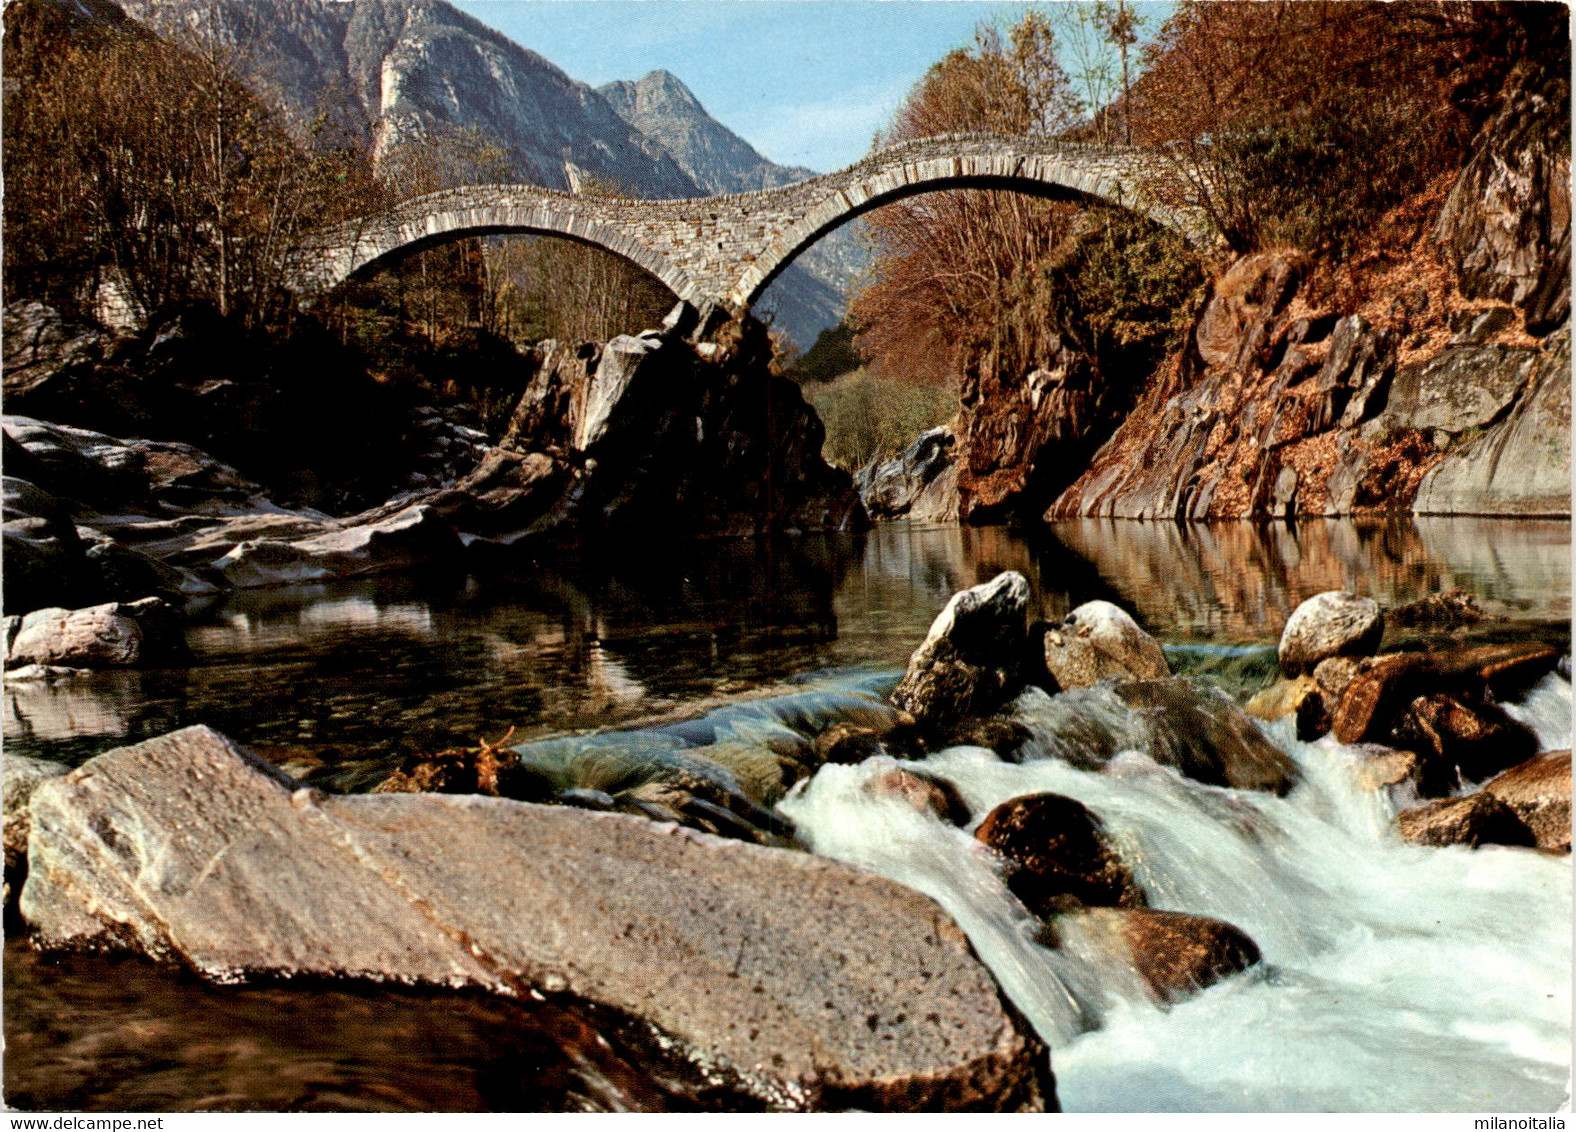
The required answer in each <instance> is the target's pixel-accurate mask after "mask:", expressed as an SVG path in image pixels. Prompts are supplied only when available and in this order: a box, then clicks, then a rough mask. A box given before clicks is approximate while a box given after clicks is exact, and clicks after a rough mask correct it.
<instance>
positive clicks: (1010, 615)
mask: <svg viewBox="0 0 1576 1132" xmlns="http://www.w3.org/2000/svg"><path fill="white" fill-rule="evenodd" d="M1028 604H1029V583H1028V582H1027V581H1026V580H1025V579H1024V577H1023V575H1022V574H1019V573H1017V572H1015V571H1012V570H1007V571H1004V572H1002V573H1000V574H998V575H996V577H995V578H994V579H992V580H991V581H989V582H986V583H983V584H982V585H978V586H975V587H973V588H972V589H967V590H962V591H960V592H959V593H955V594H953V595H952V600H950V601H949V602H947V605H946V608H945V609H943V610H942V611H941V613H940V614H939V615H938V616H937V617H936V619H935V621H933V622H932V623H931V626H930V632H929V633H928V634H927V635H926V637H925V640H924V642H923V643H922V644H921V645H920V646H919V648H917V649H915V650H914V654H913V656H911V657H910V658H909V662H908V671H907V672H905V673H904V675H903V679H902V681H901V682H900V683H899V684H898V686H897V688H896V689H895V690H894V691H893V692H892V703H893V704H894V705H896V706H897V707H898V708H899V709H900V710H903V711H906V712H908V713H909V714H911V715H912V716H913V717H914V718H915V720H916V721H917V722H918V725H919V727H920V729H921V730H922V731H924V732H927V733H931V734H934V733H936V732H939V731H941V730H942V729H944V728H948V727H950V726H952V725H953V724H955V723H957V722H958V721H960V720H962V719H964V718H967V717H969V716H983V715H991V714H993V713H994V712H996V711H997V710H998V709H1000V708H1001V707H1002V706H1003V705H1005V704H1006V702H1007V701H1008V699H1010V698H1011V697H1012V696H1013V695H1014V694H1016V692H1017V691H1018V687H1019V684H1020V679H1021V677H1020V673H1019V664H1020V659H1021V654H1022V652H1023V643H1024V639H1025V633H1026V626H1025V623H1024V614H1025V611H1026V610H1027V608H1028Z"/></svg>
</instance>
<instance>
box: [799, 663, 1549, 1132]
mask: <svg viewBox="0 0 1576 1132" xmlns="http://www.w3.org/2000/svg"><path fill="white" fill-rule="evenodd" d="M1048 703H1049V701H1047V704H1042V705H1040V709H1041V710H1052V709H1049V708H1048ZM1570 703H1571V699H1570V683H1569V682H1568V681H1566V680H1564V679H1563V678H1561V677H1558V676H1555V677H1551V678H1550V680H1548V681H1545V682H1544V683H1543V684H1540V685H1539V686H1538V687H1537V688H1536V689H1534V691H1533V692H1532V693H1531V694H1530V695H1529V696H1528V697H1527V698H1526V699H1525V700H1524V701H1523V702H1522V703H1521V704H1520V705H1517V707H1516V708H1515V712H1514V714H1516V715H1517V716H1518V718H1521V719H1523V720H1525V721H1526V722H1528V723H1529V725H1531V726H1533V727H1534V729H1535V730H1536V731H1537V732H1538V734H1539V736H1540V739H1541V740H1542V741H1543V743H1544V745H1545V746H1546V747H1552V746H1555V745H1568V743H1569V732H1570ZM1105 707H1106V705H1104V704H1103V703H1102V704H1100V709H1101V710H1104V708H1105ZM1031 710H1032V708H1031ZM1054 710H1058V711H1060V710H1063V708H1060V707H1058V708H1056V709H1054ZM1023 715H1024V705H1023V704H1021V703H1020V705H1019V717H1020V718H1023ZM1029 722H1030V724H1031V727H1032V726H1033V720H1032V719H1030V720H1029ZM1561 727H1563V731H1562V730H1561V729H1560V728H1561ZM1035 730H1036V731H1037V732H1038V731H1039V730H1040V729H1039V728H1036V729H1035ZM1269 733H1270V735H1271V737H1272V738H1273V739H1274V740H1275V741H1276V742H1277V743H1278V744H1279V745H1280V746H1282V747H1283V748H1284V749H1285V750H1287V751H1288V752H1289V753H1290V754H1291V755H1292V757H1293V758H1294V760H1295V761H1296V763H1297V764H1298V767H1299V769H1300V771H1301V774H1302V781H1301V784H1300V785H1299V786H1298V787H1297V788H1296V790H1294V791H1293V792H1292V793H1291V794H1290V795H1289V796H1287V797H1285V798H1276V797H1273V796H1270V795H1267V794H1261V793H1256V792H1249V791H1238V790H1228V789H1222V788H1216V787H1210V786H1204V785H1201V784H1199V783H1196V782H1192V781H1189V780H1187V779H1184V778H1182V777H1180V776H1179V775H1177V774H1176V773H1175V772H1173V771H1171V770H1169V769H1167V768H1164V767H1161V766H1158V765H1157V764H1155V763H1154V762H1153V761H1152V760H1150V759H1149V758H1147V757H1146V756H1144V755H1142V754H1139V753H1136V752H1132V751H1128V752H1125V753H1123V754H1120V755H1119V756H1117V758H1116V759H1114V760H1112V762H1111V764H1110V765H1109V766H1108V767H1107V768H1106V770H1105V772H1104V773H1097V772H1094V771H1090V770H1080V769H1077V768H1075V767H1073V766H1071V765H1069V764H1068V763H1066V762H1064V761H1062V760H1060V759H1057V758H1049V757H1041V758H1033V757H1031V758H1029V759H1027V760H1026V761H1025V762H1023V763H1022V764H1016V765H1015V764H1009V763H1005V762H1002V761H1000V760H999V759H997V758H996V757H995V756H994V755H993V754H991V753H990V752H988V751H984V750H981V749H979V748H954V749H952V750H948V751H943V752H940V753H938V754H936V755H933V756H931V757H930V758H929V759H927V760H925V762H924V766H925V768H926V770H928V771H930V772H932V773H936V774H940V775H941V776H942V777H945V778H947V779H948V780H950V781H951V782H953V783H954V784H955V785H956V786H957V787H958V789H959V791H960V792H961V793H962V795H963V796H964V798H965V799H966V800H967V802H968V803H969V805H970V807H971V809H972V810H973V813H974V818H975V821H976V822H977V821H978V820H980V819H981V818H983V817H984V815H985V814H986V813H988V812H989V811H990V809H991V808H992V807H994V806H995V805H998V804H999V803H1001V802H1003V801H1006V800H1008V799H1010V798H1014V797H1019V796H1022V795H1025V794H1031V793H1037V792H1043V791H1050V792H1055V793H1058V794H1064V795H1067V796H1069V797H1073V798H1076V799H1078V800H1079V801H1081V802H1083V803H1084V804H1085V805H1086V806H1088V807H1089V808H1090V809H1091V810H1093V811H1094V812H1095V813H1097V814H1099V815H1100V817H1101V818H1102V820H1103V821H1104V823H1105V825H1106V828H1107V832H1108V833H1109V834H1110V835H1111V836H1112V837H1113V838H1114V840H1115V842H1116V844H1117V846H1118V849H1119V851H1120V852H1121V854H1122V856H1123V858H1124V860H1126V861H1127V862H1128V863H1129V865H1130V866H1131V867H1132V868H1133V871H1134V874H1135V878H1136V879H1137V880H1138V882H1139V883H1140V884H1141V885H1142V886H1143V888H1144V890H1145V891H1146V892H1147V893H1148V895H1149V897H1150V902H1151V905H1152V906H1153V907H1156V908H1160V909H1170V910H1176V911H1185V912H1192V913H1196V914H1201V915H1208V916H1215V917H1218V918H1220V919H1224V920H1227V921H1230V922H1231V923H1233V924H1236V925H1237V926H1238V927H1240V928H1242V929H1243V930H1245V931H1246V932H1247V933H1248V934H1249V935H1251V936H1252V937H1253V938H1254V940H1255V941H1256V942H1257V943H1258V944H1259V947H1260V949H1261V950H1262V952H1263V955H1264V962H1263V964H1262V965H1261V966H1260V967H1257V968H1255V969H1253V970H1251V971H1248V972H1245V973H1244V974H1242V975H1238V976H1235V977H1233V978H1230V979H1227V980H1225V981H1224V982H1222V983H1220V984H1218V985H1216V986H1214V987H1211V988H1209V989H1207V990H1205V991H1203V992H1201V993H1199V994H1197V995H1195V996H1193V997H1192V998H1190V999H1188V1000H1186V1001H1184V1002H1182V1003H1180V1004H1177V1005H1175V1006H1173V1007H1171V1008H1169V1009H1166V1008H1162V1007H1159V1006H1157V1005H1155V1004H1154V1003H1152V1002H1151V1001H1150V1000H1149V999H1148V998H1147V997H1145V996H1144V995H1143V994H1142V993H1139V992H1138V991H1137V989H1136V985H1135V981H1134V979H1133V977H1132V973H1131V972H1130V971H1126V970H1118V969H1116V968H1117V967H1118V966H1119V965H1118V964H1115V963H1113V962H1112V961H1111V960H1110V959H1109V958H1108V957H1102V956H1099V955H1070V954H1067V953H1065V952H1053V951H1050V950H1047V949H1046V948H1044V947H1042V946H1041V945H1039V944H1038V943H1036V942H1035V939H1034V934H1033V927H1032V919H1031V918H1030V917H1029V915H1028V913H1027V912H1026V911H1025V910H1024V909H1023V908H1022V906H1021V905H1020V904H1019V903H1018V902H1017V900H1016V899H1015V898H1014V897H1012V895H1011V894H1010V893H1009V892H1008V891H1007V889H1006V887H1005V885H1004V883H1003V882H1002V879H1001V876H1000V873H999V871H998V870H999V866H998V865H997V864H996V863H995V862H994V861H993V860H992V858H991V857H990V855H989V854H987V853H984V852H982V851H981V848H980V846H979V844H978V843H977V842H975V841H974V840H973V838H972V837H971V836H969V834H968V833H967V832H965V831H960V830H956V829H952V828H950V827H948V826H946V825H945V824H944V823H942V822H941V821H939V820H938V819H936V818H935V817H933V816H931V815H930V814H928V813H915V812H913V811H912V810H911V809H908V808H907V807H905V806H904V805H903V804H901V803H899V802H895V801H890V800H877V799H872V798H871V797H870V796H869V795H868V794H867V793H866V792H865V790H864V785H865V783H867V782H868V781H869V780H870V778H872V777H873V776H874V775H876V774H878V773H880V772H881V771H882V770H887V769H890V768H891V766H892V765H893V764H892V762H891V760H886V759H871V760H868V761H867V762H865V763H864V764H861V765H860V766H854V767H842V766H831V767H826V768H825V769H823V770H822V771H821V772H819V773H818V774H817V775H816V776H815V778H814V779H812V780H811V781H810V782H809V783H807V784H805V785H804V786H803V787H801V788H800V789H798V790H796V791H795V792H794V793H793V794H792V795H791V796H790V797H789V798H788V799H786V800H785V801H784V802H783V803H782V804H781V808H782V809H783V811H784V812H785V813H787V814H788V816H790V817H791V818H792V819H793V820H794V821H795V823H796V824H797V826H798V829H799V831H800V835H801V837H803V838H805V839H806V840H807V841H808V842H809V844H810V845H811V847H812V848H813V849H814V850H815V851H816V852H818V853H824V854H826V855H828V856H832V857H837V858H839V859H841V860H844V861H848V862H849V863H852V864H855V865H858V866H861V867H863V868H867V869H870V870H872V871H875V872H878V873H881V874H883V875H885V876H888V877H890V878H892V879H894V880H897V881H899V882H900V883H903V884H907V885H909V886H911V887H913V888H916V889H918V890H919V891H922V892H925V893H927V894H928V895H930V896H931V897H933V898H934V899H935V900H937V902H938V903H940V904H941V905H942V906H943V907H944V908H946V909H947V911H948V912H949V913H951V914H952V915H953V917H954V918H955V919H956V920H957V921H958V923H959V924H960V926H961V927H962V928H963V929H964V931H965V932H967V933H968V935H969V937H970V939H971V941H972V942H973V944H974V946H975V949H976V951H977V952H978V953H979V955H980V957H981V959H982V960H984V962H985V963H986V964H987V965H988V966H990V968H991V969H992V971H993V972H994V973H995V974H996V976H997V979H998V981H999V982H1000V983H1001V986H1002V988H1003V990H1004V991H1005V993H1006V994H1007V995H1008V996H1009V997H1010V998H1011V999H1012V1000H1013V1002H1014V1003H1015V1004H1016V1005H1017V1006H1018V1008H1019V1009H1020V1010H1022V1011H1023V1013H1024V1015H1025V1016H1026V1017H1027V1018H1029V1020H1030V1021H1031V1022H1032V1023H1033V1025H1034V1026H1035V1028H1036V1029H1037V1030H1038V1031H1039V1033H1040V1034H1041V1035H1042V1036H1043V1037H1045V1038H1046V1040H1047V1041H1048V1042H1049V1043H1050V1044H1051V1046H1052V1049H1053V1054H1052V1065H1053V1068H1054V1070H1055V1072H1056V1077H1057V1082H1058V1086H1057V1087H1058V1091H1059V1094H1060V1098H1061V1102H1062V1104H1063V1106H1064V1107H1065V1108H1067V1109H1068V1110H1086V1111H1087V1110H1138V1111H1143V1110H1216V1111H1218V1110H1245V1111H1273V1110H1324V1111H1386V1110H1390V1111H1431V1110H1438V1111H1464V1110H1497V1111H1538V1110H1544V1111H1546V1110H1551V1109H1554V1108H1556V1107H1558V1106H1559V1105H1561V1104H1562V1103H1564V1102H1565V1100H1566V1098H1567V1081H1568V1078H1569V1045H1570V958H1571V947H1570V924H1571V871H1570V870H1571V865H1570V859H1569V858H1568V857H1566V858H1560V857H1552V856H1547V855H1543V854H1538V853H1533V852H1528V851H1525V850H1516V849H1505V848H1495V847H1485V848H1483V849H1479V850H1475V851H1474V850H1468V849H1429V848H1420V847H1416V846H1411V845H1407V844H1405V843H1404V842H1402V841H1401V840H1400V839H1399V837H1398V836H1396V834H1395V833H1394V831H1393V828H1392V818H1393V814H1392V813H1390V811H1389V810H1388V808H1387V805H1386V803H1385V801H1384V798H1383V796H1382V794H1380V793H1377V792H1371V791H1366V790H1363V789H1362V788H1361V787H1360V786H1359V785H1358V784H1357V778H1356V775H1355V774H1354V769H1355V765H1356V762H1357V760H1358V758H1359V757H1360V756H1358V755H1357V754H1356V753H1355V752H1353V751H1350V750H1349V749H1346V748H1343V747H1341V746H1340V745H1339V744H1336V743H1335V742H1334V741H1333V740H1332V739H1328V738H1326V739H1324V740H1321V741H1320V742H1318V743H1314V744H1303V743H1299V742H1297V741H1296V740H1295V739H1294V738H1293V736H1292V734H1291V731H1290V728H1289V727H1285V726H1277V727H1274V728H1271V729H1269ZM1032 742H1033V741H1031V744H1032ZM1029 753H1030V755H1031V756H1032V755H1033V754H1035V753H1039V754H1049V753H1050V752H1045V751H1041V752H1034V751H1031V752H1029Z"/></svg>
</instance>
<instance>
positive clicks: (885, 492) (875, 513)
mask: <svg viewBox="0 0 1576 1132" xmlns="http://www.w3.org/2000/svg"><path fill="white" fill-rule="evenodd" d="M953 444H954V437H953V435H952V430H951V429H949V428H947V427H945V426H941V427H939V428H933V429H930V430H928V431H926V432H922V433H920V434H919V436H918V438H916V439H915V441H914V443H912V444H910V445H909V446H908V447H907V448H906V449H904V451H903V454H902V455H901V456H897V457H895V458H894V459H891V460H876V461H874V462H872V463H870V464H868V465H866V466H865V467H863V468H861V469H860V470H859V472H858V473H857V474H856V475H855V476H854V486H855V487H856V488H858V490H859V498H860V499H861V500H862V501H863V502H864V505H865V511H866V512H868V513H869V515H870V517H871V518H873V519H895V518H898V517H900V516H903V515H909V514H910V513H911V512H913V511H914V510H915V509H916V507H918V506H919V505H921V503H922V502H926V503H927V506H925V507H924V508H922V510H923V511H924V513H923V514H922V515H920V516H916V517H918V518H935V517H936V516H935V515H934V514H933V512H935V511H938V510H944V509H945V505H944V504H942V505H940V506H938V504H937V502H936V501H934V500H927V497H929V496H936V495H940V494H943V493H945V491H946V490H947V488H946V486H945V485H942V486H940V487H939V488H937V489H936V490H935V491H932V490H931V489H932V485H934V484H936V481H937V480H938V478H939V477H940V476H941V475H942V474H943V473H944V472H946V471H947V470H948V469H949V468H951V467H952V454H951V449H952V446H953ZM952 482H953V483H954V484H955V483H956V473H955V472H954V478H953V481H952ZM952 490H953V491H954V492H955V491H956V488H955V487H954V488H953V489H952ZM941 517H942V518H947V517H951V516H941Z"/></svg>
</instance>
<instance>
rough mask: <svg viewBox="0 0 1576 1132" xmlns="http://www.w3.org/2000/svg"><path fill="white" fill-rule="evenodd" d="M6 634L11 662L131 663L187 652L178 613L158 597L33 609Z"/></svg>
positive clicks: (96, 665)
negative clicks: (102, 603) (87, 605)
mask: <svg viewBox="0 0 1576 1132" xmlns="http://www.w3.org/2000/svg"><path fill="white" fill-rule="evenodd" d="M6 637H7V641H6V646H7V647H6V657H5V664H6V667H7V668H21V667H24V666H27V665H34V664H37V665H45V666H61V667H65V668H133V667H136V666H137V665H141V664H156V663H159V662H162V661H169V660H176V659H180V658H183V657H184V656H185V655H186V637H185V635H184V633H183V631H182V628H181V622H180V615H179V614H178V613H177V612H176V611H175V609H174V608H173V607H172V606H171V605H170V604H169V603H168V602H166V601H164V600H162V599H160V598H156V597H149V598H143V599H142V600H141V601H133V602H124V603H123V602H107V603H105V604H104V605H94V606H89V607H88V608H86V609H35V610H34V611H33V612H32V613H29V614H27V616H25V617H23V618H21V620H20V621H19V622H17V623H16V624H15V626H14V632H12V631H10V630H9V629H8V632H7V634H6Z"/></svg>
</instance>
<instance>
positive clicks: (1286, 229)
mask: <svg viewBox="0 0 1576 1132" xmlns="http://www.w3.org/2000/svg"><path fill="white" fill-rule="evenodd" d="M1207 154H1208V156H1207V169H1208V173H1207V179H1208V181H1209V182H1210V186H1211V193H1210V196H1211V202H1212V204H1213V207H1214V211H1215V213H1216V221H1217V223H1219V224H1220V226H1221V232H1222V234H1223V235H1224V236H1225V238H1226V241H1227V242H1228V243H1229V244H1230V245H1231V246H1232V247H1233V248H1234V249H1235V250H1237V251H1244V252H1245V251H1253V250H1257V249H1261V248H1265V247H1273V246H1277V245H1290V246H1292V247H1299V248H1304V249H1307V250H1309V251H1324V250H1329V251H1334V252H1336V253H1337V254H1345V253H1346V252H1347V251H1348V250H1349V248H1350V246H1351V244H1352V242H1353V241H1354V240H1355V239H1356V238H1357V237H1358V236H1360V235H1361V234H1362V232H1363V231H1364V229H1366V228H1367V227H1368V226H1369V225H1371V224H1372V223H1373V222H1374V221H1375V220H1377V219H1378V218H1379V216H1380V215H1381V214H1382V213H1383V212H1384V211H1385V210H1387V209H1389V208H1391V207H1393V206H1394V205H1396V204H1398V203H1400V202H1401V201H1402V200H1404V199H1405V198H1406V197H1407V196H1409V195H1411V194H1412V193H1415V192H1417V191H1418V190H1420V189H1421V188H1422V187H1423V186H1424V185H1426V184H1427V183H1428V181H1429V180H1431V179H1432V178H1433V177H1434V176H1436V175H1437V174H1438V173H1440V172H1441V171H1443V170H1444V168H1445V167H1446V165H1447V163H1448V162H1449V161H1450V160H1451V158H1452V156H1453V147H1452V146H1451V145H1449V144H1445V139H1444V138H1442V137H1441V136H1440V133H1439V129H1438V128H1437V125H1436V124H1435V123H1434V122H1432V121H1430V120H1429V119H1428V118H1427V117H1426V116H1423V117H1419V116H1418V115H1417V114H1416V112H1415V108H1407V107H1402V106H1399V105H1397V106H1391V105H1387V104H1386V102H1385V100H1384V99H1383V98H1377V97H1376V98H1370V99H1368V100H1366V101H1363V102H1358V101H1355V100H1343V101H1339V102H1334V103H1331V104H1327V105H1325V106H1323V107H1320V108H1318V109H1316V110H1310V111H1308V112H1306V113H1305V114H1304V115H1303V116H1301V117H1299V118H1296V119H1294V120H1291V121H1282V122H1276V123H1270V124H1265V125H1261V126H1257V127H1252V128H1248V129H1243V130H1237V131H1233V132H1231V133H1229V134H1225V135H1222V136H1220V137H1217V138H1214V139H1213V140H1212V141H1211V142H1210V143H1209V146H1208V148H1207Z"/></svg>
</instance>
